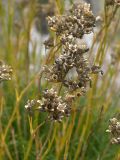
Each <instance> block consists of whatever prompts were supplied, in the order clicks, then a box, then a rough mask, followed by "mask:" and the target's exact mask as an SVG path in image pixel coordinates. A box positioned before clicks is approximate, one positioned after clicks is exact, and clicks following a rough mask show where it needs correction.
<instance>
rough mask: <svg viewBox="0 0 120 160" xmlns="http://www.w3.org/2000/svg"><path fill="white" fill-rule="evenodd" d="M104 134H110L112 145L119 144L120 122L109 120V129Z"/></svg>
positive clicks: (114, 119) (113, 119)
mask: <svg viewBox="0 0 120 160" xmlns="http://www.w3.org/2000/svg"><path fill="white" fill-rule="evenodd" d="M106 132H108V133H110V134H111V136H112V138H111V143H112V144H120V122H119V121H118V120H117V119H116V118H112V119H110V120H109V127H108V129H107V130H106Z"/></svg>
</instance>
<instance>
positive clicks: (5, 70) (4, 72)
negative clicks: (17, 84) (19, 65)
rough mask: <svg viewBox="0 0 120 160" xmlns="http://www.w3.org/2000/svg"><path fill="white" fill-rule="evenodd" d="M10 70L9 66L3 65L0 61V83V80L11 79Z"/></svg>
mask: <svg viewBox="0 0 120 160" xmlns="http://www.w3.org/2000/svg"><path fill="white" fill-rule="evenodd" d="M12 71H13V70H12V68H11V66H8V65H4V64H3V63H2V62H0V83H1V82H2V81H6V80H11V76H12Z"/></svg>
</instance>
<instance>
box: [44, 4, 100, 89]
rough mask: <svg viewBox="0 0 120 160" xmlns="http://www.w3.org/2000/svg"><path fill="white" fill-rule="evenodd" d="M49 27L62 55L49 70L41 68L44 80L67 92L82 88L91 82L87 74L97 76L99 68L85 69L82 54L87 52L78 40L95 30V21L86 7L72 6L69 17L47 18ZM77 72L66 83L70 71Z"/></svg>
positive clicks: (86, 63) (85, 63) (88, 7)
mask: <svg viewBox="0 0 120 160" xmlns="http://www.w3.org/2000/svg"><path fill="white" fill-rule="evenodd" d="M48 25H49V27H50V28H51V29H52V30H53V31H55V32H56V35H57V36H58V37H59V38H60V43H61V44H62V54H61V55H60V56H59V57H58V58H56V60H55V62H54V64H53V66H51V67H48V66H45V67H44V71H45V73H46V75H45V76H46V79H47V80H48V81H52V82H61V83H62V84H63V85H64V86H65V87H68V88H69V89H70V90H71V91H74V90H76V89H78V88H82V89H83V88H86V86H87V82H91V76H90V75H91V74H92V73H94V74H96V73H98V72H101V69H100V67H99V66H95V65H93V66H89V64H88V61H87V59H86V58H85V53H86V52H87V51H88V50H89V48H88V47H87V46H86V44H84V43H83V44H81V42H80V40H81V39H82V37H83V35H84V34H89V33H91V32H92V31H93V27H94V26H95V17H94V15H93V13H92V11H91V9H90V5H89V4H87V3H80V4H75V5H73V7H72V8H71V9H70V12H69V14H67V15H62V16H54V17H48ZM73 68H74V69H75V70H76V72H77V77H78V78H77V80H76V81H71V80H70V79H69V80H68V79H66V77H67V74H68V72H69V71H70V70H71V69H73Z"/></svg>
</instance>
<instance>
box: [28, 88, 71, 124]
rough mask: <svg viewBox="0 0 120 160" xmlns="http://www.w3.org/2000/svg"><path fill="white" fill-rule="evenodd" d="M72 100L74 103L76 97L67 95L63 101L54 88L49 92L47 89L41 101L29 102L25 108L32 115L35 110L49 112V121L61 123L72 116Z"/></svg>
mask: <svg viewBox="0 0 120 160" xmlns="http://www.w3.org/2000/svg"><path fill="white" fill-rule="evenodd" d="M70 99H71V101H72V100H73V99H74V97H72V96H70V95H66V96H65V98H64V99H63V98H62V97H61V96H58V95H57V92H56V91H55V90H54V89H53V88H51V89H49V90H48V89H46V90H45V91H44V92H43V97H42V99H41V100H35V99H34V100H28V102H27V104H26V105H25V108H26V109H27V110H28V111H29V112H30V113H33V111H35V110H38V111H41V112H47V113H48V119H49V120H55V121H56V120H57V121H59V122H61V121H62V118H63V117H68V116H69V115H70V112H71V106H70Z"/></svg>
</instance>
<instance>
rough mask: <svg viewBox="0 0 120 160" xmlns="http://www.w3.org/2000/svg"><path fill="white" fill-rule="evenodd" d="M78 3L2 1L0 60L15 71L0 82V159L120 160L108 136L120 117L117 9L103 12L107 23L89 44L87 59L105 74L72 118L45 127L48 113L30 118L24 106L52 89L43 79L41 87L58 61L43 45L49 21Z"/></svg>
mask: <svg viewBox="0 0 120 160" xmlns="http://www.w3.org/2000/svg"><path fill="white" fill-rule="evenodd" d="M73 2H74V0H69V1H67V0H66V1H65V0H53V1H52V0H50V1H49V2H48V1H47V0H46V1H45V0H39V1H38V0H0V59H1V60H3V61H4V62H5V63H6V64H9V65H11V66H12V68H13V78H12V80H11V81H7V82H4V83H1V84H0V160H7V159H9V160H28V159H30V160H35V159H36V160H120V147H119V145H111V143H110V136H109V135H108V134H107V133H106V129H107V128H108V124H109V119H110V118H112V117H114V116H117V117H119V110H120V108H119V107H120V82H119V78H120V76H119V72H120V10H119V8H118V7H112V6H109V7H106V6H105V7H104V8H102V9H101V10H100V13H99V14H100V15H101V17H102V20H99V22H98V23H97V27H96V29H95V33H94V35H92V37H93V38H92V39H93V43H92V39H90V40H89V41H91V44H92V45H91V49H90V51H89V53H88V56H89V59H90V60H93V61H94V62H95V63H97V64H99V65H101V66H102V70H103V72H104V75H103V76H100V75H99V76H98V75H95V76H93V77H92V78H93V85H92V88H90V89H88V91H87V94H86V95H85V96H84V97H83V96H82V97H81V98H79V99H78V100H77V101H76V102H75V103H74V110H73V112H72V115H71V117H70V118H68V119H65V120H64V121H63V122H62V123H54V122H46V123H43V122H44V120H45V116H46V115H45V114H44V113H39V114H38V113H36V114H35V115H34V116H33V118H32V119H31V118H30V117H29V116H28V114H27V112H26V110H25V108H24V106H25V104H26V101H27V100H28V99H34V98H36V97H40V96H41V91H42V90H44V89H45V88H46V87H47V88H48V87H50V86H52V84H49V85H48V83H47V82H44V80H43V81H42V84H41V87H40V86H39V76H38V73H39V71H40V69H41V67H42V66H43V64H44V63H46V64H47V63H50V59H51V61H52V59H53V57H52V55H53V54H52V53H51V52H50V53H49V52H48V51H45V49H44V47H43V45H42V43H43V41H44V40H45V39H46V37H48V33H49V34H51V35H52V34H53V33H51V32H50V31H49V30H48V28H47V24H46V20H45V17H47V16H48V15H50V16H51V15H54V14H58V13H59V14H63V13H64V11H65V9H68V6H69V5H71V4H72V3H73ZM94 2H96V3H97V2H98V1H97V0H96V1H94ZM93 7H94V6H93ZM35 35H36V36H35ZM53 36H54V35H53ZM58 52H60V50H59V51H58ZM48 57H49V59H47V58H48ZM48 60H49V61H48ZM38 125H41V126H40V127H39V129H38V130H37V131H36V134H35V135H34V134H33V131H34V129H36V127H37V126H38Z"/></svg>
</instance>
